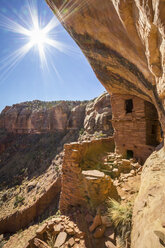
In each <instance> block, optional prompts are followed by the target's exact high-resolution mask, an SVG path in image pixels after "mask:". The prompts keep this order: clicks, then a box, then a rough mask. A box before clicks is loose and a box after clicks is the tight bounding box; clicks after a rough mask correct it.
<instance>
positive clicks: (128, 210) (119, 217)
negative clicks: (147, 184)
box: [108, 199, 133, 247]
mask: <svg viewBox="0 0 165 248" xmlns="http://www.w3.org/2000/svg"><path fill="white" fill-rule="evenodd" d="M132 208H133V205H132V203H130V202H128V203H120V202H117V201H115V200H114V199H109V201H108V216H109V217H110V219H111V221H112V223H113V225H114V227H115V230H116V234H117V235H119V236H120V238H121V240H122V242H123V246H126V247H128V245H127V244H128V243H129V242H130V233H131V227H132Z"/></svg>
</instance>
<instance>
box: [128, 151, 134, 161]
mask: <svg viewBox="0 0 165 248" xmlns="http://www.w3.org/2000/svg"><path fill="white" fill-rule="evenodd" d="M130 158H133V151H132V150H127V159H130Z"/></svg>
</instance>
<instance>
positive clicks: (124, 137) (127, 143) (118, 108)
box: [111, 94, 160, 162]
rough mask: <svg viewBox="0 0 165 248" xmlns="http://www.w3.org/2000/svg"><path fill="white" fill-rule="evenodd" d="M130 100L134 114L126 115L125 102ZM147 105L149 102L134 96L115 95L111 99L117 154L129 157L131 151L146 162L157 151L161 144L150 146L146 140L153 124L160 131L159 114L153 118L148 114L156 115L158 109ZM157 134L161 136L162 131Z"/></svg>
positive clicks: (156, 143)
mask: <svg viewBox="0 0 165 248" xmlns="http://www.w3.org/2000/svg"><path fill="white" fill-rule="evenodd" d="M128 99H132V101H133V110H132V113H126V109H125V100H128ZM146 103H148V102H146V101H144V100H143V99H141V98H138V97H136V96H132V95H119V94H114V95H112V97H111V105H112V111H113V120H112V122H113V127H114V129H115V134H114V139H115V145H116V152H118V153H121V154H122V155H123V156H127V150H131V151H133V156H134V157H135V158H136V159H140V160H141V162H144V161H145V160H146V158H147V157H148V156H149V155H150V154H151V153H152V151H153V150H154V149H155V146H156V145H158V144H159V142H155V144H153V143H151V144H152V145H149V143H147V140H146V137H147V136H148V131H147V130H149V129H151V128H152V124H153V123H156V125H157V126H156V127H157V129H159V128H158V126H159V122H158V116H157V114H153V116H151V115H149V114H147V113H149V112H151V113H155V111H156V109H155V107H154V106H153V105H152V104H151V103H148V104H146ZM146 106H147V107H146ZM146 110H147V113H146ZM152 118H153V120H152ZM151 131H152V130H150V132H151ZM156 132H157V133H159V135H158V134H155V135H157V136H160V131H159V130H157V131H156ZM153 136H154V135H153Z"/></svg>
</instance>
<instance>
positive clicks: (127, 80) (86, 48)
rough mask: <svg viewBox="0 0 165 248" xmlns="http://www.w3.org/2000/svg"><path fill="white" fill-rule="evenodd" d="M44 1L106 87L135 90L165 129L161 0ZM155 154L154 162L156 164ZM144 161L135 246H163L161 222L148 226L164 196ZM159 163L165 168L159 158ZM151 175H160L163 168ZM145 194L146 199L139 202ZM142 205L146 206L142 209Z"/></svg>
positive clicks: (157, 215)
mask: <svg viewBox="0 0 165 248" xmlns="http://www.w3.org/2000/svg"><path fill="white" fill-rule="evenodd" d="M46 2H47V3H48V5H49V6H50V7H51V9H52V10H53V12H54V13H55V15H56V16H57V17H58V18H59V20H60V21H61V23H62V24H63V25H64V27H65V28H66V30H67V31H68V32H69V33H70V35H71V36H72V37H73V39H75V41H76V42H77V44H78V45H79V47H80V48H81V50H82V51H83V53H84V54H85V56H86V57H87V59H88V61H89V63H90V64H91V66H92V68H93V70H94V72H95V73H96V75H97V77H98V79H99V80H100V82H101V83H102V84H103V85H104V87H105V88H106V89H107V91H108V92H109V93H110V94H126V95H135V96H137V97H140V98H142V99H144V100H146V101H149V102H151V103H152V104H154V105H155V107H156V109H157V112H158V116H159V120H160V123H161V126H162V129H163V131H164V132H165V105H164V99H165V84H164V79H165V74H164V73H165V66H164V63H165V59H164V58H165V49H164V36H165V31H164V25H165V18H164V16H165V15H164V14H165V2H164V0H157V1H154V0H146V1H141V0H125V1H124V0H104V1H102V2H101V1H99V0H90V1H81V0H77V1H72V0H69V1H63V0H46ZM152 156H153V155H152ZM152 156H151V158H150V159H151V160H152ZM157 159H158V158H155V159H154V160H153V161H152V162H153V163H155V164H157ZM147 165H148V162H146V166H145V170H144V172H143V177H142V185H141V191H140V194H139V197H138V199H137V201H136V204H135V219H134V229H133V230H134V231H133V235H132V247H133V248H139V247H146V248H151V247H164V241H165V239H164V236H163V235H164V231H163V234H162V235H161V234H160V232H159V231H160V230H161V232H162V228H163V227H162V226H161V225H162V224H160V223H159V224H160V227H159V229H160V230H159V231H157V234H156V233H155V232H154V230H155V229H154V227H152V226H153V222H154V220H156V221H158V222H160V221H161V220H162V218H163V215H164V210H163V209H162V211H158V208H159V206H160V205H159V203H161V202H163V199H164V196H163V195H162V194H163V193H162V186H160V188H159V191H158V193H159V195H158V196H156V195H155V194H154V193H153V194H151V195H152V196H150V193H149V191H150V190H149V189H152V188H153V189H154V188H155V187H156V186H155V179H154V180H152V172H151V171H152V169H151V168H150V166H147ZM153 166H154V165H153ZM160 166H161V167H162V169H163V166H164V161H163V160H162V163H161V165H160ZM147 174H149V175H148V176H147V178H145V175H147ZM153 176H154V175H153ZM155 176H156V177H158V178H162V172H161V170H160V171H159V170H158V172H157V175H155ZM160 183H163V182H162V181H160ZM143 196H145V198H146V199H147V202H144V203H142V204H141V207H139V204H140V203H141V202H142V198H143ZM157 201H159V203H158V202H157ZM148 202H149V204H148ZM156 202H157V203H156ZM146 204H147V205H149V208H145V206H146ZM139 212H140V213H139ZM136 214H137V216H136ZM150 216H151V218H150ZM139 223H140V225H139ZM158 233H159V234H158ZM159 236H160V237H159ZM159 241H160V242H161V243H160V242H159ZM162 242H163V243H162Z"/></svg>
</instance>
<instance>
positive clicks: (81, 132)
mask: <svg viewBox="0 0 165 248" xmlns="http://www.w3.org/2000/svg"><path fill="white" fill-rule="evenodd" d="M84 131H85V130H84V128H83V127H82V128H81V129H80V131H79V135H82V134H83V133H84Z"/></svg>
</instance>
